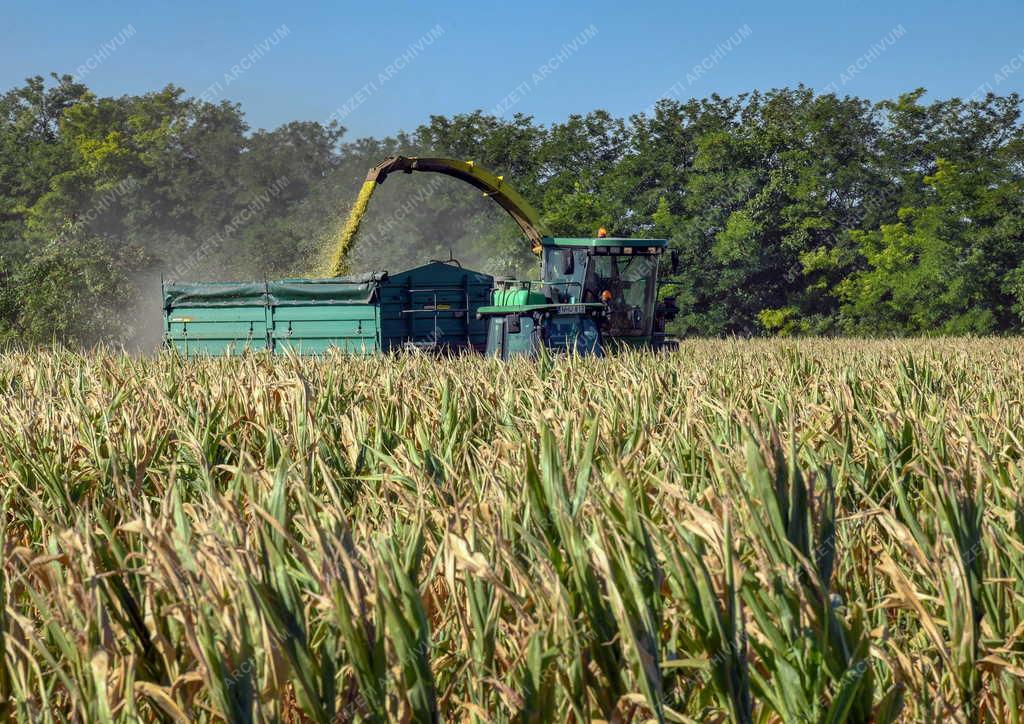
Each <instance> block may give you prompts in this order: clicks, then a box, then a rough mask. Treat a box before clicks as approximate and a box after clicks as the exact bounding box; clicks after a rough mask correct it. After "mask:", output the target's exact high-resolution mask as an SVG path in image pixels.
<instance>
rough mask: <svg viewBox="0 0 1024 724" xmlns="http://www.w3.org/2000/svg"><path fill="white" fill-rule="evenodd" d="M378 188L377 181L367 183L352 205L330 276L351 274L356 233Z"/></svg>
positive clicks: (333, 257) (334, 256) (335, 251)
mask: <svg viewBox="0 0 1024 724" xmlns="http://www.w3.org/2000/svg"><path fill="white" fill-rule="evenodd" d="M376 186H377V182H376V181H365V182H364V183H363V186H362V188H361V189H359V195H358V196H356V202H355V204H353V205H352V210H351V211H350V212H349V214H348V218H347V219H346V220H345V226H344V227H343V228H342V230H341V234H340V235H339V236H338V243H337V245H336V246H335V248H334V254H333V255H332V256H331V262H330V267H329V270H328V274H329V276H333V277H340V276H344V275H346V274H348V273H349V264H348V255H349V252H350V251H351V249H352V240H353V239H355V236H356V233H357V232H358V231H359V224H360V223H361V222H362V220H363V216H364V215H365V214H366V207H367V206H368V205H369V204H370V197H371V196H373V191H374V189H375V188H376Z"/></svg>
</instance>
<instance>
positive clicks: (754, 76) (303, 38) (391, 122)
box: [0, 0, 1024, 138]
mask: <svg viewBox="0 0 1024 724" xmlns="http://www.w3.org/2000/svg"><path fill="white" fill-rule="evenodd" d="M0 19H2V23H0V89H4V90H6V89H8V88H10V87H12V86H14V85H17V84H20V83H21V82H22V81H23V79H24V78H25V77H26V76H29V75H36V74H47V73H49V72H50V71H58V72H68V73H74V72H75V71H76V69H78V68H84V69H85V73H84V75H83V81H84V82H85V83H87V84H88V85H89V86H90V87H91V88H92V89H93V90H94V91H96V92H97V93H99V94H102V95H120V94H123V93H142V92H145V91H149V90H155V89H159V88H161V87H163V86H164V85H166V84H168V83H174V84H176V85H179V86H182V87H184V88H185V89H186V90H187V91H189V92H190V93H192V94H194V95H197V96H198V95H200V94H203V93H206V94H207V96H208V97H210V98H215V99H220V98H228V99H230V100H233V101H238V102H240V103H241V104H242V107H243V109H244V111H245V113H246V117H247V119H248V121H249V123H250V125H251V126H252V127H254V128H261V127H262V128H272V127H274V126H276V125H278V124H280V123H283V122H286V121H289V120H320V121H326V120H328V119H329V118H331V117H332V114H333V115H334V117H339V118H341V122H342V123H343V125H345V126H346V127H348V128H349V138H352V137H358V136H365V135H377V136H381V135H385V134H389V133H393V132H395V131H397V130H400V129H411V128H414V127H415V126H416V125H417V124H419V123H421V122H423V121H425V120H427V119H428V118H429V116H430V115H431V114H453V113H458V112H463V111H471V110H473V109H476V108H482V109H484V110H491V109H499V110H501V112H503V113H505V114H511V113H514V112H522V113H525V114H528V115H532V116H534V117H535V118H536V119H537V120H539V121H542V122H546V123H547V122H552V121H557V120H561V119H564V118H565V117H566V116H567V115H569V114H570V113H585V112H587V111H590V110H593V109H595V108H604V109H607V110H609V111H611V112H612V113H615V114H617V115H623V116H627V115H629V114H631V113H635V112H639V111H642V110H644V109H646V108H648V107H649V106H650V105H651V104H652V103H653V102H654V101H655V100H656V99H657V98H658V97H660V96H662V95H666V94H669V95H675V96H678V97H683V98H685V97H689V96H697V97H700V96H704V95H709V94H711V93H716V92H717V93H719V94H723V95H728V94H735V93H739V92H743V91H747V90H750V89H754V88H760V89H766V88H771V87H779V86H785V85H790V86H792V85H796V84H797V83H801V82H802V83H805V84H806V85H809V86H811V87H813V88H817V89H826V88H829V89H834V90H838V91H839V92H840V93H841V94H847V93H849V94H851V95H861V96H866V97H868V98H873V99H878V98H884V97H892V96H894V95H896V94H898V93H900V92H902V91H906V90H911V89H913V88H916V87H919V86H925V87H927V88H928V89H929V91H930V93H931V95H932V96H933V97H946V96H951V95H959V96H970V95H971V94H973V93H975V92H976V91H977V90H978V88H979V87H980V86H983V85H984V84H986V83H987V84H989V85H990V87H992V88H993V89H994V90H996V91H997V92H999V93H1009V92H1011V91H1016V92H1021V91H1022V90H1024V2H1022V1H1021V0H975V1H974V2H971V3H963V2H949V1H948V0H947V1H946V2H943V1H942V0H932V1H931V2H924V1H921V0H909V1H907V0H887V1H882V0H860V1H859V2H853V1H849V0H847V1H839V2H822V1H821V0H817V1H815V2H810V1H806V0H800V1H799V2H792V1H791V2H785V1H782V2H777V3H765V2H752V1H748V0H744V1H742V2H741V1H739V0H718V1H717V2H714V3H694V2H670V1H669V0H649V1H646V2H645V1H643V0H637V1H635V2H621V1H618V2H611V1H605V0H598V1H596V2H595V1H590V2H575V1H572V0H569V1H560V0H553V1H549V2H536V1H535V0H526V1H520V2H513V3H495V2H487V3H465V2H452V1H448V0H432V1H431V2H412V1H407V2H388V1H387V0H378V1H376V2H359V3H355V2H299V1H298V0H296V1H294V2H290V3H281V2H247V3H238V4H232V5H230V6H229V5H227V4H221V3H215V2H210V1H207V2H198V1H196V0H175V1H173V2H133V3H126V2H116V3H115V2H102V1H90V2H52V3H41V2H39V1H38V0H31V1H30V0H4V5H3V10H2V11H0ZM559 54H561V56H559ZM851 66H852V67H853V72H850V69H851ZM1006 69H1008V70H1009V71H1010V72H1009V73H1007V72H1005V70H1006Z"/></svg>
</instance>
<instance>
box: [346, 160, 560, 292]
mask: <svg viewBox="0 0 1024 724" xmlns="http://www.w3.org/2000/svg"><path fill="white" fill-rule="evenodd" d="M395 171H402V172H403V173H412V172H413V171H432V172H434V173H442V174H444V175H446V176H453V177H454V178H457V179H459V180H461V181H465V182H466V183H468V184H470V185H472V186H475V187H476V188H478V189H480V190H481V191H483V192H484V196H489V197H490V198H492V199H494V200H495V201H497V202H498V204H499V205H500V206H501V208H503V209H505V211H507V212H508V214H509V216H511V217H512V218H513V219H514V220H515V222H516V223H517V224H519V228H520V229H522V230H523V233H524V234H526V238H527V239H529V240H530V245H531V248H532V249H533V252H534V253H535V254H540V248H541V246H540V241H541V238H542V237H543V236H544V233H543V231H542V229H541V223H540V216H539V215H538V214H537V212H536V211H534V209H533V207H532V206H530V204H529V202H527V200H526V199H524V198H523V197H522V196H520V195H519V193H518V192H517V191H516V190H515V189H513V188H512V187H511V186H509V185H508V184H507V183H505V179H504V178H503V177H502V176H495V175H494V174H492V173H491V172H490V171H486V170H484V169H482V168H478V167H477V166H476V164H474V163H473V162H472V161H456V160H455V159H451V158H420V157H416V156H392V157H391V158H388V159H385V160H384V161H382V162H381V163H379V164H377V165H376V166H374V167H373V168H371V169H370V172H369V173H368V174H366V181H364V182H363V187H362V188H361V189H360V190H359V196H357V197H356V202H355V204H354V205H353V206H352V210H351V211H350V212H349V215H348V219H346V220H345V226H344V228H342V230H341V238H340V239H339V241H338V246H337V248H336V250H335V253H334V258H333V259H332V261H331V272H332V274H333V275H334V276H341V275H343V274H345V273H347V272H348V252H349V249H350V247H351V246H352V240H353V238H355V235H356V232H357V231H359V224H360V222H361V221H362V220H363V215H364V214H365V213H366V207H367V206H368V205H369V203H370V197H371V196H373V191H374V189H376V188H377V185H378V184H382V183H384V180H385V179H386V178H387V177H388V174H390V173H394V172H395Z"/></svg>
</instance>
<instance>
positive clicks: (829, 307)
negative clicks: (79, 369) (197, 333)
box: [0, 76, 1024, 346]
mask: <svg viewBox="0 0 1024 724" xmlns="http://www.w3.org/2000/svg"><path fill="white" fill-rule="evenodd" d="M1020 112H1021V102H1020V98H1019V97H1018V96H1017V95H1016V94H1013V95H1009V96H997V95H992V94H990V95H988V96H987V97H985V98H975V99H970V100H962V99H958V98H953V99H948V100H937V101H926V100H925V98H924V91H923V90H917V91H914V92H911V93H907V94H905V95H903V96H901V97H900V98H897V99H895V100H889V101H883V102H880V103H872V102H869V101H867V100H864V99H861V98H855V97H843V98H840V97H838V96H837V95H835V94H824V95H817V94H815V93H814V92H813V91H811V90H809V89H806V88H804V87H798V88H796V89H782V90H772V91H768V92H764V93H761V92H754V93H750V94H744V95H741V96H737V97H731V98H721V97H719V96H717V95H716V96H711V97H710V98H704V99H700V100H697V99H691V100H688V101H675V100H663V101H660V102H659V103H658V105H657V106H656V108H655V110H654V112H653V114H650V115H637V116H632V117H630V118H629V119H622V118H616V117H613V116H611V115H610V114H608V113H606V112H604V111H594V112H592V113H589V114H587V115H585V116H571V117H570V118H569V119H567V120H566V121H565V122H564V123H556V124H553V125H550V126H543V125H540V124H537V123H535V122H534V121H533V120H532V119H531V118H530V117H528V116H523V115H515V116H513V117H511V118H508V119H499V118H494V117H491V116H487V115H484V114H483V113H481V112H476V113H471V114H463V115H457V116H454V117H443V116H433V117H431V119H430V122H429V123H427V124H424V125H422V126H420V127H419V128H416V129H415V130H414V131H411V132H410V133H403V134H399V135H397V136H395V137H388V138H380V139H375V138H364V139H358V140H351V141H350V140H348V139H347V138H346V135H345V129H344V128H342V127H340V126H339V125H337V124H336V123H330V124H324V123H319V122H315V121H296V122H293V123H289V124H286V125H284V126H281V127H279V128H276V129H274V130H272V131H265V130H256V131H253V130H252V129H250V128H249V127H248V125H247V124H246V122H245V117H244V114H243V112H242V109H241V108H240V107H239V106H238V105H237V104H233V103H230V102H227V101H223V102H220V103H217V104H212V103H208V102H205V101H202V100H199V99H195V98H190V97H188V96H186V95H185V93H184V92H183V91H182V90H181V89H178V88H175V87H168V88H165V89H163V90H161V91H157V92H153V93H148V94H145V95H141V96H123V97H120V98H100V97H97V96H95V95H93V94H92V93H90V92H89V90H88V89H87V88H86V87H85V86H84V85H82V84H79V83H76V82H74V81H73V80H72V79H71V78H70V77H66V76H65V77H60V78H58V77H56V76H53V77H52V79H51V81H49V82H45V81H44V79H43V78H41V77H37V78H32V79H29V80H28V81H27V82H26V84H25V85H24V86H21V87H18V88H14V89H12V90H10V91H8V92H7V93H5V94H4V95H3V96H2V98H0V341H4V340H6V341H12V340H17V341H22V342H28V343H46V342H49V341H51V340H54V339H57V340H62V341H67V342H72V343H81V344H92V343H95V342H98V341H109V342H115V343H135V344H141V345H143V346H151V345H152V344H154V343H155V341H156V340H157V339H158V337H159V299H158V297H159V280H160V277H161V275H162V276H164V277H165V278H175V279H198V278H206V279H216V278H222V279H242V278H248V279H254V278H255V279H259V278H263V277H264V276H267V277H280V276H286V275H308V274H318V273H320V271H321V270H322V269H323V261H324V260H325V258H326V256H327V255H328V254H329V252H330V247H331V244H332V241H333V238H334V236H335V234H336V233H337V231H338V229H339V228H340V225H341V222H342V220H343V219H344V216H345V214H346V212H347V210H348V205H349V204H350V203H351V202H352V200H353V199H354V197H355V193H356V191H357V189H358V186H359V184H360V182H361V180H362V178H363V177H364V175H365V173H366V170H367V168H369V167H370V166H372V165H373V164H375V163H377V162H378V161H379V160H381V159H382V158H384V157H385V156H388V155H391V154H395V153H403V154H421V155H424V154H435V155H445V156H453V157H456V158H465V159H474V160H476V161H477V162H478V163H480V164H481V165H483V166H485V167H487V168H490V169H493V170H495V171H496V172H497V173H500V174H504V175H505V177H506V178H508V179H510V180H511V181H512V182H513V183H514V184H515V186H516V187H517V188H518V189H519V190H520V191H521V192H522V193H523V194H524V195H525V196H526V197H527V198H529V199H530V200H531V201H532V202H533V203H534V204H535V205H536V206H537V208H538V209H539V210H540V211H541V213H542V215H543V217H544V221H545V223H546V225H547V226H548V227H549V228H550V229H551V230H552V231H553V232H555V233H557V234H560V235H590V234H593V233H594V231H595V230H596V229H597V228H598V227H600V226H604V227H606V228H607V229H608V230H609V231H610V232H611V233H612V234H615V235H622V236H665V237H667V238H669V239H670V240H671V243H672V246H673V248H675V249H676V250H678V252H679V256H680V259H681V262H682V265H681V269H680V272H679V274H678V276H676V277H673V279H672V282H673V283H672V284H671V285H670V286H669V287H666V289H665V290H664V293H672V294H676V295H677V299H678V304H679V307H680V308H681V309H682V314H681V315H680V319H679V320H678V322H677V329H676V331H677V332H678V333H680V334H685V335H724V334H740V335H755V334H857V335H904V334H989V333H1017V332H1020V331H1021V329H1022V327H1024V193H1022V192H1024V128H1022V125H1021V119H1020ZM449 250H451V251H452V252H454V254H455V255H456V256H457V257H459V258H460V259H462V261H463V262H464V263H467V264H469V265H472V266H474V267H476V268H480V269H483V270H487V271H491V272H493V273H496V274H508V273H513V274H525V273H531V275H535V274H536V272H535V269H534V261H533V259H532V257H531V256H530V254H529V251H528V249H527V245H526V244H525V243H524V242H523V241H522V240H521V239H520V238H519V235H518V230H517V228H516V227H515V226H514V225H513V224H512V223H511V222H509V221H508V220H507V219H505V218H504V216H503V214H502V212H501V210H500V209H498V208H497V207H496V205H494V204H493V203H491V202H489V201H488V200H487V199H483V198H481V197H480V195H479V194H478V193H475V192H473V191H472V190H471V189H470V188H469V187H467V186H465V185H463V184H460V183H459V182H456V181H453V180H451V179H447V178H443V177H438V178H433V177H430V176H405V175H399V176H398V177H392V178H390V179H389V180H388V182H387V183H386V184H385V185H384V186H383V187H381V189H380V191H379V192H378V195H377V197H375V199H374V202H373V204H372V205H371V207H370V212H369V216H368V218H367V220H366V221H365V222H364V227H363V230H362V232H361V234H360V237H359V240H358V241H357V246H356V249H355V256H354V263H355V265H356V267H357V268H361V269H369V268H373V269H389V270H391V271H397V270H400V269H402V268H405V267H408V266H411V265H414V264H419V263H422V262H424V261H426V260H428V259H430V258H446V257H447V255H448V252H449Z"/></svg>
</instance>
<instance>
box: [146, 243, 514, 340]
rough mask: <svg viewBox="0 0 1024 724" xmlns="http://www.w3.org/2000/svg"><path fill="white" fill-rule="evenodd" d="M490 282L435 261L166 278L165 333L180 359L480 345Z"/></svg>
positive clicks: (487, 276) (483, 334) (467, 270)
mask: <svg viewBox="0 0 1024 724" xmlns="http://www.w3.org/2000/svg"><path fill="white" fill-rule="evenodd" d="M493 283H494V280H493V278H492V277H491V276H489V275H487V274H482V273H480V272H475V271H472V270H469V269H463V268H462V267H460V266H457V265H455V264H450V263H445V262H432V263H430V264H426V265H424V266H421V267H417V268H415V269H410V270H408V271H404V272H401V273H399V274H395V275H393V276H390V275H388V274H387V273H374V274H365V275H362V276H353V277H341V278H334V279H286V280H282V281H267V282H191V283H180V282H178V283H167V284H164V285H163V290H162V291H163V306H164V339H165V343H166V345H167V346H168V347H171V348H173V349H175V350H177V351H178V352H179V353H181V354H183V355H186V356H196V355H224V354H241V353H244V352H246V351H261V350H264V351H270V352H273V353H286V352H289V351H290V352H295V353H298V354H321V353H324V352H326V351H328V350H332V349H334V350H338V351H341V352H347V353H352V354H375V353H378V352H382V351H397V350H399V349H404V348H407V347H416V348H420V349H426V350H433V351H450V352H458V351H463V350H468V351H483V350H484V349H485V347H486V342H487V326H486V323H485V322H483V321H482V320H478V319H477V310H478V309H479V308H480V307H482V306H484V305H486V304H488V303H489V300H490V293H491V288H492V287H493Z"/></svg>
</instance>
